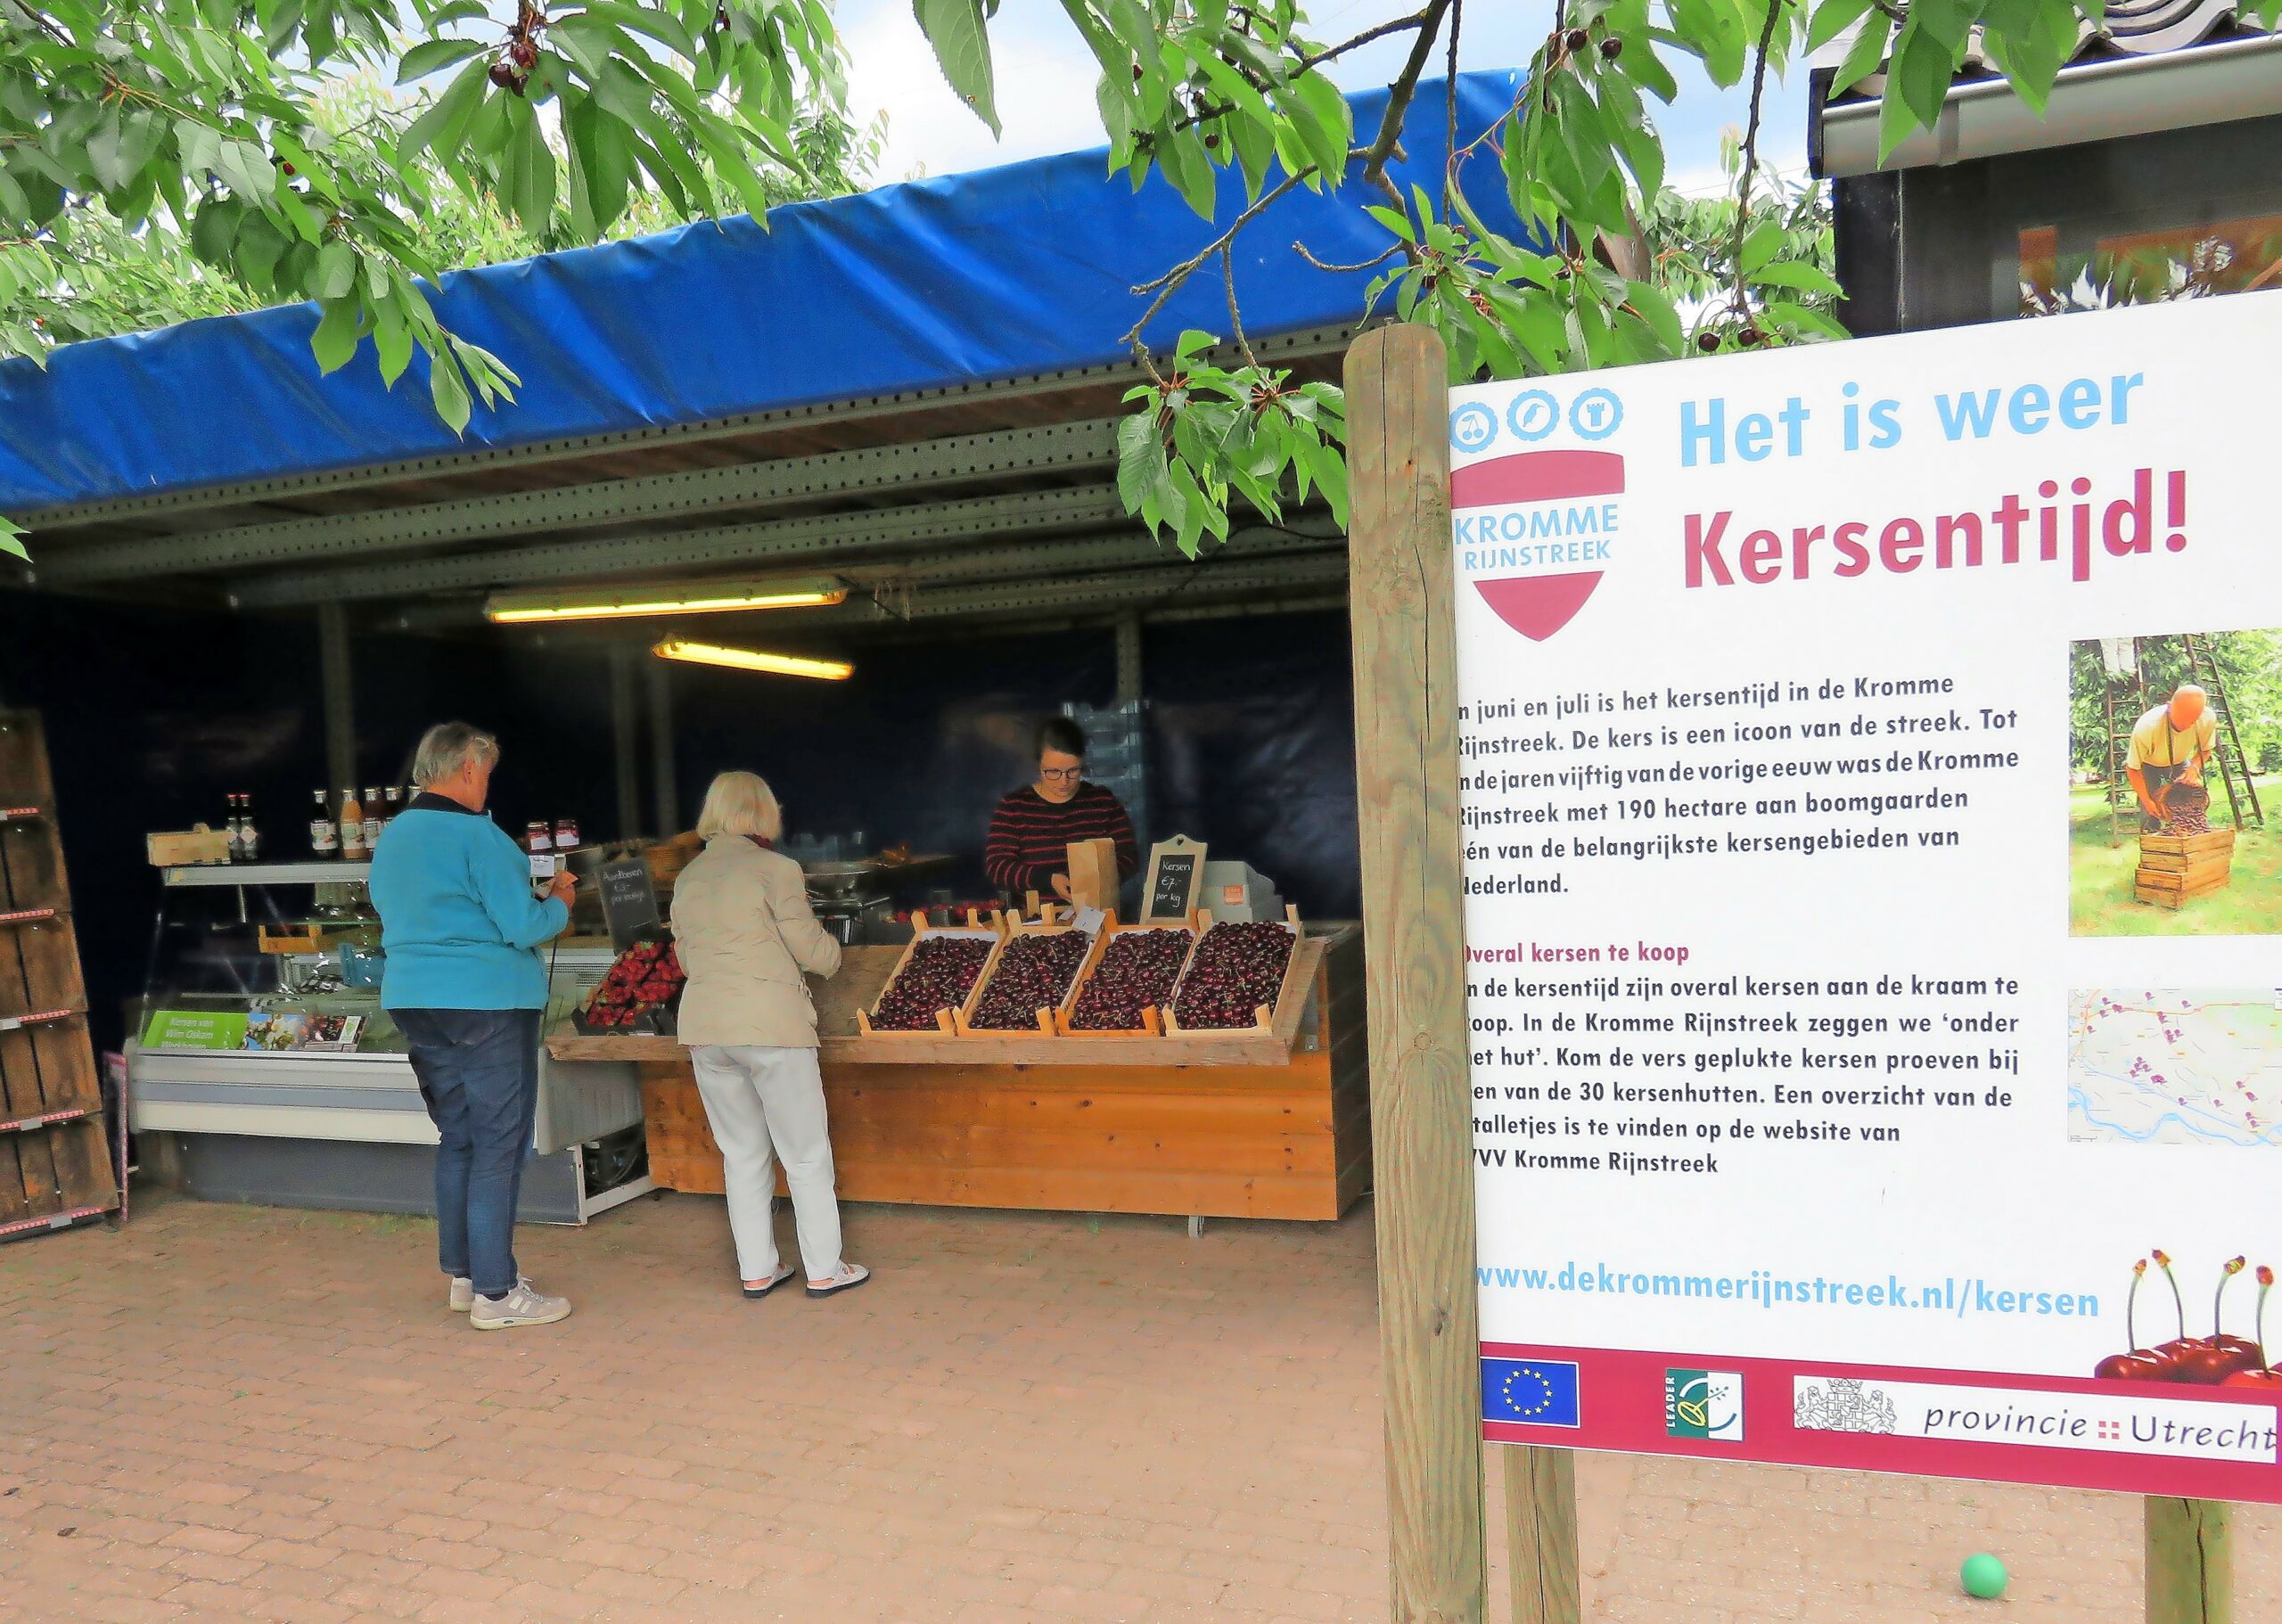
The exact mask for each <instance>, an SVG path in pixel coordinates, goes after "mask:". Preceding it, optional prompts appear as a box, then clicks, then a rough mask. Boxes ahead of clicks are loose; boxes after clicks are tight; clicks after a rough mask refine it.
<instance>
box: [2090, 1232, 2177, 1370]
mask: <svg viewBox="0 0 2282 1624" xmlns="http://www.w3.org/2000/svg"><path fill="white" fill-rule="evenodd" d="M2146 1278H2147V1259H2145V1258H2142V1259H2139V1261H2138V1262H2137V1263H2135V1264H2133V1265H2132V1266H2131V1290H2130V1293H2129V1294H2127V1295H2126V1296H2125V1298H2124V1300H2123V1343H2124V1346H2125V1347H2127V1348H2130V1349H2131V1350H2132V1351H2130V1352H2129V1353H2111V1354H2109V1355H2108V1356H2107V1357H2106V1358H2104V1359H2102V1360H2101V1361H2100V1362H2099V1363H2098V1364H2097V1365H2095V1366H2092V1374H2094V1375H2096V1376H2097V1377H2099V1378H2100V1380H2102V1381H2103V1382H2161V1381H2163V1380H2165V1379H2166V1378H2165V1376H2164V1374H2163V1373H2164V1370H2165V1368H2166V1364H2165V1361H2164V1360H2163V1358H2162V1357H2160V1356H2159V1355H2157V1354H2156V1353H2155V1351H2154V1350H2153V1349H2147V1348H2141V1347H2139V1346H2138V1341H2139V1333H2138V1331H2137V1330H2136V1329H2134V1321H2133V1316H2134V1315H2135V1314H2136V1313H2137V1312H2138V1307H2139V1283H2140V1282H2141V1281H2142V1280H2145V1279H2146Z"/></svg>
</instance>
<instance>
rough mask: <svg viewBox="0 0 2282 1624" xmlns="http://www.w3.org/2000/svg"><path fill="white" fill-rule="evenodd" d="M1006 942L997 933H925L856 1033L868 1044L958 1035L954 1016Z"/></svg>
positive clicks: (862, 1015)
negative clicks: (899, 1037) (901, 1037)
mask: <svg viewBox="0 0 2282 1624" xmlns="http://www.w3.org/2000/svg"><path fill="white" fill-rule="evenodd" d="M1004 940H1005V938H1004V936H1003V935H1002V934H1001V933H1000V932H999V931H997V929H996V928H993V927H984V926H977V927H967V928H964V929H952V930H930V929H922V930H921V931H920V932H919V934H918V935H916V936H915V937H913V938H912V939H911V946H910V947H907V948H906V949H904V955H903V957H902V958H901V959H899V960H898V961H897V963H896V967H895V970H894V971H893V972H892V973H891V974H890V975H889V977H888V982H887V985H886V986H885V987H883V988H881V989H880V996H879V998H878V1000H877V1001H876V1002H875V1003H874V1005H872V1007H871V1008H870V1009H868V1010H858V1011H857V1012H856V1025H857V1028H858V1029H859V1030H860V1031H862V1032H863V1033H864V1035H865V1036H866V1037H867V1038H869V1037H877V1036H883V1035H890V1034H896V1033H905V1034H909V1033H923V1034H931V1035H934V1036H941V1035H943V1034H945V1033H948V1032H950V1031H952V1030H954V1029H955V1028H954V1019H955V1016H956V1013H957V1012H959V1011H961V1010H964V1009H965V1007H966V1004H967V1000H968V999H969V998H970V997H973V994H974V989H975V985H976V983H977V982H979V981H981V980H982V973H983V972H984V971H985V970H986V969H987V968H989V964H990V961H991V959H992V958H993V956H996V955H997V952H998V948H999V945H1000V943H1001V942H1003V941H1004Z"/></svg>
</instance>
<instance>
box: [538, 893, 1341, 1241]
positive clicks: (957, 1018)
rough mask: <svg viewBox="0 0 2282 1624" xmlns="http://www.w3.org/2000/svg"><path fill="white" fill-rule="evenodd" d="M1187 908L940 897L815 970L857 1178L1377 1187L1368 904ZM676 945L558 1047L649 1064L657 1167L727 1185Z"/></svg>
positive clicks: (1102, 1199)
mask: <svg viewBox="0 0 2282 1624" xmlns="http://www.w3.org/2000/svg"><path fill="white" fill-rule="evenodd" d="M1193 900H1194V899H1193V897H1188V896H1185V897H1184V898H1183V899H1182V906H1179V907H1178V908H1177V909H1176V910H1174V911H1173V912H1171V913H1170V915H1167V914H1162V913H1161V914H1157V915H1145V916H1144V917H1143V918H1141V919H1140V920H1137V921H1136V922H1133V923H1123V924H1120V923H1118V921H1117V918H1116V915H1115V914H1114V913H1113V912H1112V911H1108V910H1100V909H1080V910H1078V911H1076V912H1074V913H1072V912H1071V911H1069V910H1057V909H1056V908H1055V907H1053V906H1044V907H1040V908H1038V910H1037V911H1036V913H1035V914H1034V915H1022V914H1014V915H988V916H986V915H982V914H981V913H980V912H976V911H971V912H969V913H967V914H966V915H964V916H963V917H962V916H948V917H944V918H940V919H932V918H922V919H921V920H919V921H917V922H916V923H915V928H914V931H913V934H912V937H911V939H910V940H909V941H908V942H906V943H904V944H902V945H900V946H895V945H885V946H857V947H850V948H849V949H847V952H846V955H845V956H844V959H843V962H842V964H841V970H840V972H839V973H838V974H837V975H835V976H833V978H831V979H830V980H825V981H821V982H812V983H811V989H812V991H813V992H814V994H815V997H816V1005H817V1030H818V1033H819V1036H820V1039H821V1044H820V1046H821V1051H822V1053H821V1057H820V1059H821V1065H822V1070H823V1074H824V1084H825V1097H826V1100H827V1103H828V1105H829V1115H830V1120H831V1124H832V1141H833V1160H834V1163H835V1166H836V1168H837V1171H838V1176H839V1183H840V1193H841V1196H842V1197H843V1198H845V1199H848V1200H850V1201H866V1202H918V1203H925V1204H930V1205H939V1206H965V1207H1009V1208H1031V1209H1058V1210H1081V1211H1094V1212H1129V1213H1154V1214H1163V1215H1169V1216H1173V1217H1186V1218H1189V1219H1190V1220H1191V1221H1192V1223H1196V1222H1201V1221H1202V1220H1203V1219H1204V1218H1312V1219H1319V1220H1327V1219H1332V1218H1338V1217H1340V1216H1341V1215H1342V1213H1344V1212H1345V1211H1346V1210H1348V1209H1349V1208H1350V1206H1352V1205H1353V1203H1354V1202H1355V1201H1356V1200H1357V1199H1358V1198H1359V1196H1360V1195H1362V1194H1363V1193H1364V1192H1365V1191H1366V1190H1367V1189H1368V1188H1369V1184H1370V1106H1369V1097H1368V1085H1367V1063H1366V1062H1367V1054H1366V1047H1367V1046H1366V1037H1365V1026H1364V986H1363V952H1362V948H1363V942H1362V932H1361V931H1360V929H1359V927H1357V926H1354V925H1348V924H1341V925H1333V926H1328V927H1325V926H1308V925H1303V924H1302V923H1301V920H1300V918H1299V915H1298V914H1297V912H1296V910H1292V909H1286V910H1285V914H1284V916H1283V917H1281V918H1274V919H1252V918H1221V919H1216V918H1215V917H1214V916H1213V912H1212V910H1211V909H1210V908H1205V907H1197V906H1193ZM670 955H671V949H670V947H663V948H661V947H659V946H658V945H657V944H656V943H655V942H654V941H653V942H649V943H643V944H635V945H632V946H630V947H629V948H628V954H627V956H625V957H624V958H623V960H622V961H621V964H622V969H621V970H620V971H619V972H613V975H612V977H611V978H606V979H605V980H604V981H603V984H602V987H601V988H598V990H597V993H596V995H595V997H596V998H597V1000H598V1002H597V1003H596V1004H595V1005H593V1006H592V1007H591V1008H590V1009H588V1010H587V1011H586V1012H584V1013H581V1014H580V1015H579V1017H578V1018H577V1019H575V1020H574V1021H570V1022H566V1023H565V1024H563V1025H562V1026H561V1027H559V1028H558V1029H556V1030H555V1031H554V1033H553V1034H552V1036H551V1037H550V1038H549V1040H548V1048H549V1053H550V1054H552V1055H553V1057H554V1059H555V1060H556V1061H558V1062H578V1061H585V1060H594V1061H614V1062H625V1061H632V1062H636V1067H637V1069H638V1070H639V1073H640V1077H641V1081H642V1096H643V1114H644V1120H645V1123H646V1132H647V1135H648V1150H649V1165H650V1177H652V1179H653V1181H654V1182H655V1183H656V1184H657V1185H660V1186H661V1187H663V1188H667V1189H674V1190H690V1191H699V1192H709V1193H718V1192H719V1191H720V1190H721V1188H722V1175H721V1160H720V1154H719V1152H718V1149H717V1148H716V1146H715V1144H714V1142H713V1138H712V1135H711V1133H710V1129H709V1128H708V1127H707V1124H706V1118H705V1111H704V1107H703V1104H702V1102H701V1101H700V1099H699V1097H698V1093H697V1087H696V1083H695V1081H694V1078H693V1077H692V1075H691V1071H690V1067H689V1062H688V1059H687V1055H686V1051H685V1050H684V1049H683V1048H682V1047H681V1046H680V1045H679V1043H678V1041H677V1039H676V1038H674V1037H673V1036H672V1033H671V1021H672V1016H671V996H672V990H673V988H674V986H675V984H676V972H675V971H674V970H673V968H672V965H671V960H670Z"/></svg>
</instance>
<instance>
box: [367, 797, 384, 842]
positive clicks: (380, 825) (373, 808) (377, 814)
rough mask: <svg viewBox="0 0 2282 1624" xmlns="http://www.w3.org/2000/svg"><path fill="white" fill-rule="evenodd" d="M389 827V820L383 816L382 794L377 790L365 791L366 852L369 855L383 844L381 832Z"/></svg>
mask: <svg viewBox="0 0 2282 1624" xmlns="http://www.w3.org/2000/svg"><path fill="white" fill-rule="evenodd" d="M387 827H388V820H387V819H386V818H384V817H383V816H381V792H380V791H378V790H377V789H372V790H366V791H365V852H366V853H367V854H368V855H369V854H370V853H371V852H372V850H373V848H374V847H376V846H378V845H379V844H380V843H381V831H382V830H383V829H385V828H387Z"/></svg>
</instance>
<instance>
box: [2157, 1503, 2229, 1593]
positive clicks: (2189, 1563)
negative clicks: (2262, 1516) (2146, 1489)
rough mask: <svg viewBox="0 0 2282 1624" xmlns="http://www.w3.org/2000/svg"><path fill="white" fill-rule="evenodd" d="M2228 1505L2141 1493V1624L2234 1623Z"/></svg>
mask: <svg viewBox="0 0 2282 1624" xmlns="http://www.w3.org/2000/svg"><path fill="white" fill-rule="evenodd" d="M2233 1513H2234V1507H2233V1506H2231V1505H2227V1504H2226V1503H2225V1502H2224V1501H2220V1500H2179V1499H2173V1498H2171V1497H2169V1496H2167V1495H2149V1496H2148V1497H2147V1624H2235V1542H2234V1533H2233Z"/></svg>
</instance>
